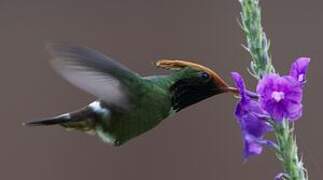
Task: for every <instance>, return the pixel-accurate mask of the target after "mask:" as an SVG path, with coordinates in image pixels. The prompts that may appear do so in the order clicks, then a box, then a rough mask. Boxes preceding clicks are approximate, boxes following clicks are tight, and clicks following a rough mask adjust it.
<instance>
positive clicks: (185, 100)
mask: <svg viewBox="0 0 323 180" xmlns="http://www.w3.org/2000/svg"><path fill="white" fill-rule="evenodd" d="M156 66H157V67H160V68H163V69H168V70H173V71H175V76H176V79H175V81H174V83H173V84H172V85H171V87H170V93H171V96H172V105H173V108H174V109H175V110H176V111H180V110H181V109H183V108H185V107H187V106H190V105H192V104H195V103H197V102H199V101H202V100H204V99H206V98H209V97H211V96H213V95H217V94H221V93H225V92H231V93H234V94H238V91H237V89H236V88H233V87H230V86H229V85H228V84H227V83H226V82H225V81H224V80H223V79H222V78H221V77H220V76H219V75H218V74H217V73H216V72H214V71H213V70H211V69H210V68H207V67H205V66H202V65H200V64H196V63H193V62H189V61H183V60H159V61H157V62H156Z"/></svg>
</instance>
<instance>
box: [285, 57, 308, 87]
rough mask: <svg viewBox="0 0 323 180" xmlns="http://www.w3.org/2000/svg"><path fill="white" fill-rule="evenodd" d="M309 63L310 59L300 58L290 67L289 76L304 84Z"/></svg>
mask: <svg viewBox="0 0 323 180" xmlns="http://www.w3.org/2000/svg"><path fill="white" fill-rule="evenodd" d="M309 63H310V58H308V57H300V58H298V59H296V61H295V62H294V63H293V64H292V65H291V67H290V70H289V75H290V76H292V77H294V78H295V79H296V80H297V81H299V82H300V83H305V81H306V72H307V68H308V65H309Z"/></svg>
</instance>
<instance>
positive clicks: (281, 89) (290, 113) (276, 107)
mask: <svg viewBox="0 0 323 180" xmlns="http://www.w3.org/2000/svg"><path fill="white" fill-rule="evenodd" d="M296 63H297V62H296ZM293 71H294V70H293ZM299 75H300V74H299ZM257 93H258V94H259V96H260V97H259V102H260V105H261V107H262V108H263V109H264V110H265V111H267V112H268V113H269V114H270V115H271V116H272V118H273V119H274V120H276V121H278V122H281V121H282V120H283V119H284V118H287V119H289V120H291V121H293V120H296V119H298V118H299V117H301V116H302V107H303V106H302V97H303V90H302V84H301V83H300V82H299V81H298V79H295V78H294V77H293V76H279V75H278V74H268V75H266V76H264V77H263V78H262V79H261V80H260V81H259V82H258V85H257Z"/></svg>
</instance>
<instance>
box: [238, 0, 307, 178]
mask: <svg viewBox="0 0 323 180" xmlns="http://www.w3.org/2000/svg"><path fill="white" fill-rule="evenodd" d="M239 1H240V4H241V8H242V11H241V28H242V30H243V32H244V35H245V37H246V47H245V48H246V49H247V51H248V52H249V53H250V55H251V58H252V61H251V64H250V69H249V72H250V73H251V74H252V75H253V76H254V77H256V78H257V79H258V80H259V79H261V78H262V77H263V76H264V75H266V74H268V73H274V72H275V69H274V66H273V65H272V63H271V57H270V54H269V46H270V45H269V41H268V39H267V36H266V34H265V33H264V31H263V28H262V25H261V8H260V6H259V0H239ZM271 123H272V125H273V127H274V135H275V137H276V143H277V148H275V152H276V156H277V158H278V159H279V160H280V161H281V162H282V167H283V173H284V174H285V179H288V180H307V179H308V177H307V173H306V169H305V168H304V167H303V162H302V161H301V159H300V158H299V157H298V152H297V144H296V138H295V135H294V125H293V123H289V121H288V120H284V121H283V122H282V123H275V122H274V121H272V122H271Z"/></svg>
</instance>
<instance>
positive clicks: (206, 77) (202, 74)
mask: <svg viewBox="0 0 323 180" xmlns="http://www.w3.org/2000/svg"><path fill="white" fill-rule="evenodd" d="M200 76H201V78H203V79H209V78H210V75H209V74H208V73H206V72H202V73H201V74H200Z"/></svg>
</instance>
